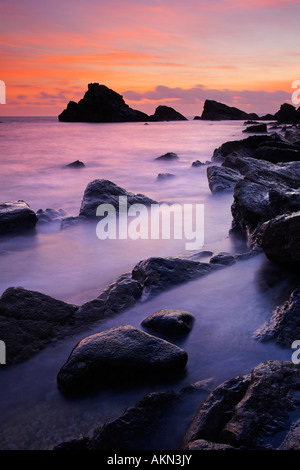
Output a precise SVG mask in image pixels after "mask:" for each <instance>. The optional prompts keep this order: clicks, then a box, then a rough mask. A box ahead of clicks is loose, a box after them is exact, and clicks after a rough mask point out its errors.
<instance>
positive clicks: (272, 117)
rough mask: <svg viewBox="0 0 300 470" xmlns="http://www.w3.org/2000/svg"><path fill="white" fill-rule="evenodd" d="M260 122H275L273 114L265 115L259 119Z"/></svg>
mask: <svg viewBox="0 0 300 470" xmlns="http://www.w3.org/2000/svg"><path fill="white" fill-rule="evenodd" d="M259 120H260V121H276V118H275V116H274V114H270V113H268V114H265V115H264V116H261V117H260V118H259Z"/></svg>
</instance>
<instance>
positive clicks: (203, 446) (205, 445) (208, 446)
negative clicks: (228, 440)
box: [184, 439, 238, 451]
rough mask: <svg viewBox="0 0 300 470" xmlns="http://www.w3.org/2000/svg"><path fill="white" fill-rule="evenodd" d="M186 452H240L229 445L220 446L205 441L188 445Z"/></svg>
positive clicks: (199, 440)
mask: <svg viewBox="0 0 300 470" xmlns="http://www.w3.org/2000/svg"><path fill="white" fill-rule="evenodd" d="M184 450H214V451H216V450H217V451H219V450H238V449H237V448H236V447H232V446H230V445H228V444H218V443H216V442H210V441H206V440H205V439H197V440H196V441H193V442H191V443H190V444H188V445H187V446H186V447H185V448H184Z"/></svg>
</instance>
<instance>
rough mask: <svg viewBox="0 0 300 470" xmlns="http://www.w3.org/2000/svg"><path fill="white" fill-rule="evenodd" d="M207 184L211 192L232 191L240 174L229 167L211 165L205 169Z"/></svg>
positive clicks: (240, 176) (240, 177)
mask: <svg viewBox="0 0 300 470" xmlns="http://www.w3.org/2000/svg"><path fill="white" fill-rule="evenodd" d="M206 172H207V179H208V186H209V189H210V190H211V192H212V193H213V194H216V193H224V192H225V193H227V192H233V190H234V187H235V185H236V183H237V181H239V180H240V179H242V178H243V177H242V175H241V174H240V173H239V172H238V171H237V170H233V169H231V168H225V167H223V166H216V165H212V166H209V167H208V168H207V170H206Z"/></svg>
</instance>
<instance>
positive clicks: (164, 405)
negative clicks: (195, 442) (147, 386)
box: [54, 391, 179, 451]
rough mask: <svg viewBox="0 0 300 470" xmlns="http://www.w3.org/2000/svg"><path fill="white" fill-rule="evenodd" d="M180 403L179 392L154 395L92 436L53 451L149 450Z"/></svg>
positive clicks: (95, 431)
mask: <svg viewBox="0 0 300 470" xmlns="http://www.w3.org/2000/svg"><path fill="white" fill-rule="evenodd" d="M178 401H179V396H178V394H177V393H176V392H173V391H165V392H154V393H150V394H148V395H146V396H145V397H144V398H142V399H141V400H140V401H139V402H137V403H135V404H134V405H131V406H129V407H128V408H126V410H125V411H124V413H123V414H122V415H121V416H119V417H118V418H116V419H114V420H112V421H109V422H108V423H106V424H104V425H103V426H101V427H97V428H96V429H94V431H93V432H92V435H91V436H90V437H83V438H80V439H73V440H71V441H67V442H64V443H61V444H60V445H58V446H56V447H55V448H54V450H114V451H115V450H126V451H129V450H146V449H149V448H151V447H149V446H148V445H147V444H148V442H149V439H151V434H152V433H153V432H154V431H155V429H156V428H157V427H158V426H159V424H160V423H161V421H162V419H163V418H164V416H165V415H166V413H167V412H168V411H170V410H171V409H172V408H173V407H174V406H176V404H177V403H178Z"/></svg>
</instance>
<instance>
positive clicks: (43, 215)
mask: <svg viewBox="0 0 300 470" xmlns="http://www.w3.org/2000/svg"><path fill="white" fill-rule="evenodd" d="M36 215H37V218H38V223H39V224H48V223H49V222H58V223H61V221H62V220H63V219H64V218H65V216H66V212H65V211H64V210H63V209H58V210H56V209H39V210H38V211H37V213H36Z"/></svg>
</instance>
